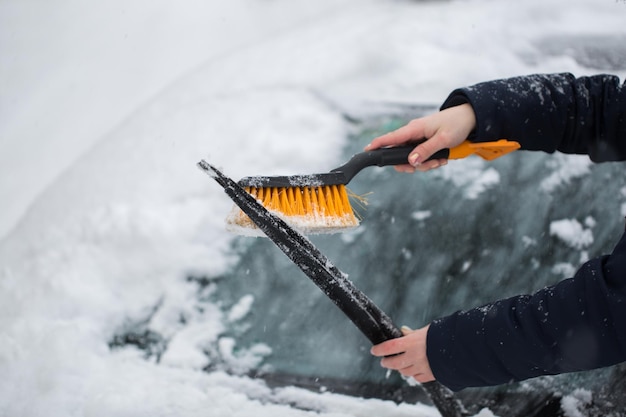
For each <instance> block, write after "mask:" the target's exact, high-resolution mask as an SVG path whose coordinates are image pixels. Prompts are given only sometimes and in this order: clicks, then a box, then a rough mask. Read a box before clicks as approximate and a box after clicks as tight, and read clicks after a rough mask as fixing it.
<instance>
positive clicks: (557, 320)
mask: <svg viewBox="0 0 626 417" xmlns="http://www.w3.org/2000/svg"><path fill="white" fill-rule="evenodd" d="M625 94H626V92H625V89H624V88H623V87H620V85H619V82H618V81H617V79H615V77H611V76H597V77H587V78H583V79H575V78H573V77H572V76H571V75H569V74H561V75H546V76H542V75H538V76H530V77H519V78H515V79H512V80H501V81H494V82H490V83H483V84H479V85H477V86H474V87H470V88H466V89H461V90H457V91H455V92H453V93H452V95H451V96H450V97H449V98H448V100H447V101H446V103H444V108H445V107H446V106H448V107H449V106H451V105H455V104H460V103H463V102H469V103H471V104H472V106H474V109H475V111H476V115H477V129H476V132H475V134H476V137H477V138H480V139H481V140H483V139H484V140H494V139H498V138H507V139H512V140H517V141H519V142H520V143H521V144H522V146H523V148H525V149H531V150H543V151H547V152H554V151H557V150H558V151H562V152H570V153H588V154H589V155H590V156H591V157H592V158H593V159H594V160H596V161H611V160H624V159H626V145H625V144H626V131H625V130H624V129H625V125H624V123H625V121H624V114H625V112H626V96H625ZM560 106H564V108H560ZM614 106H617V107H616V108H614ZM609 115H610V117H609ZM427 355H428V359H429V362H430V366H431V369H432V371H433V374H434V375H435V377H436V378H437V380H438V381H439V382H441V383H442V384H444V385H446V386H448V387H449V388H451V389H452V390H455V391H458V390H461V389H463V388H467V387H478V386H489V385H498V384H503V383H507V382H510V381H521V380H524V379H528V378H532V377H536V376H540V375H551V374H560V373H566V372H574V371H581V370H589V369H594V368H600V367H604V366H609V365H612V364H616V363H620V362H623V361H626V234H624V235H623V236H622V238H621V240H620V241H619V243H618V244H617V246H616V247H615V249H614V251H613V253H612V254H611V255H606V256H603V257H600V258H596V259H593V260H591V261H589V262H587V263H585V264H584V265H583V266H582V267H581V268H580V269H579V270H578V272H577V273H576V275H575V276H574V277H573V278H571V279H567V280H564V281H562V282H560V283H558V284H556V285H554V286H551V287H547V288H544V289H542V290H540V291H538V292H537V293H535V294H532V295H530V294H529V295H521V296H517V297H512V298H509V299H505V300H500V301H496V302H494V303H490V304H487V305H485V306H482V307H479V308H475V309H471V310H468V311H459V312H457V313H454V314H452V315H450V316H448V317H444V318H441V319H438V320H435V321H433V323H431V326H430V328H429V330H428V337H427Z"/></svg>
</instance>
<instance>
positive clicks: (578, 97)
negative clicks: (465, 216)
mask: <svg viewBox="0 0 626 417" xmlns="http://www.w3.org/2000/svg"><path fill="white" fill-rule="evenodd" d="M461 103H470V104H471V105H472V107H473V108H474V112H475V113H476V117H477V126H476V130H475V132H474V133H473V135H472V137H470V140H472V141H479V142H485V141H492V140H497V139H509V140H515V141H517V142H519V143H520V144H521V145H522V149H527V150H541V151H546V152H554V151H560V152H564V153H576V154H587V155H589V156H590V158H591V159H592V160H593V161H596V162H602V161H617V160H625V159H626V140H625V138H626V86H625V85H620V81H619V79H618V78H617V77H615V76H612V75H595V76H591V77H580V78H575V77H574V76H573V75H572V74H547V75H530V76H522V77H514V78H508V79H503V80H496V81H489V82H485V83H481V84H477V85H475V86H471V87H467V88H461V89H458V90H455V91H453V92H452V93H451V94H450V96H449V97H448V98H447V99H446V101H445V102H444V104H443V105H442V109H444V108H448V107H452V106H455V105H458V104H461Z"/></svg>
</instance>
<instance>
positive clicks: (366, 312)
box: [198, 161, 469, 417]
mask: <svg viewBox="0 0 626 417" xmlns="http://www.w3.org/2000/svg"><path fill="white" fill-rule="evenodd" d="M198 167H199V168H200V169H201V170H202V171H204V172H205V173H206V174H208V175H209V176H210V177H212V178H213V179H214V180H215V181H217V183H218V184H219V185H221V186H222V188H224V191H225V192H226V194H228V196H229V197H230V198H231V200H233V202H234V203H235V204H236V205H237V206H238V207H239V208H240V209H241V210H242V211H243V212H244V213H245V214H246V215H247V216H248V218H249V219H250V221H251V222H253V223H254V224H255V225H256V226H257V227H258V228H259V229H260V230H261V231H263V233H265V235H266V236H267V237H268V238H270V239H271V240H272V242H274V244H276V246H278V248H279V249H280V250H281V251H282V252H283V253H284V254H285V255H287V257H288V258H289V259H291V261H292V262H293V263H294V264H296V265H297V266H298V267H299V268H300V270H302V272H304V273H305V274H306V275H307V276H308V277H309V278H310V279H311V281H313V282H314V283H315V285H317V286H318V287H319V288H320V289H321V290H322V292H324V294H326V296H327V297H328V298H330V300H331V301H333V302H334V303H335V305H337V307H339V309H341V311H343V313H344V314H345V315H346V316H347V317H348V318H349V319H350V320H351V321H352V322H353V323H354V324H355V325H356V327H357V328H358V329H359V330H360V331H361V332H362V333H363V334H364V335H365V336H366V337H367V338H368V339H369V340H370V341H371V342H372V343H373V344H375V345H376V344H379V343H382V342H384V341H386V340H389V339H395V338H397V337H401V336H402V331H401V330H400V329H398V327H396V326H395V325H394V324H393V322H392V320H391V319H390V318H389V316H388V315H387V314H385V313H384V312H383V311H382V310H381V309H380V308H379V307H378V306H377V305H376V304H374V302H373V301H372V300H371V299H369V298H368V297H367V296H366V295H365V294H364V293H363V292H361V291H360V290H359V289H358V288H357V287H356V286H355V285H354V284H353V283H352V281H350V280H349V279H348V278H347V275H346V274H344V273H343V272H341V271H340V270H339V269H338V268H337V267H336V266H335V265H333V264H332V263H331V262H330V260H329V259H328V258H327V257H326V256H325V255H324V254H323V253H322V252H320V251H319V249H317V248H316V247H315V246H314V245H313V243H311V241H310V240H309V239H307V238H306V237H305V236H304V235H302V234H300V233H299V232H298V231H297V230H295V229H293V228H292V227H290V226H289V225H288V224H287V223H286V222H285V221H284V220H283V219H282V218H281V217H279V216H277V215H276V214H274V213H272V212H270V211H269V210H268V209H267V208H265V207H264V205H263V204H261V203H260V202H259V201H257V199H256V198H255V197H253V196H252V195H251V194H250V193H248V192H247V191H246V190H244V188H242V187H241V186H240V185H239V184H237V183H236V182H235V181H233V180H232V179H230V178H229V177H227V176H226V175H224V174H222V173H221V172H220V171H219V170H217V169H216V168H215V167H214V166H212V165H211V164H209V163H207V162H206V161H200V162H198ZM421 386H422V387H423V388H424V390H425V391H426V394H427V395H428V397H429V398H430V400H431V401H432V403H433V404H434V405H435V407H437V410H438V411H439V413H440V414H441V416H442V417H466V416H468V415H469V413H468V412H467V410H466V409H465V407H464V406H463V404H462V403H461V401H460V400H459V399H458V398H456V397H455V396H454V393H453V392H452V391H450V390H449V389H448V388H446V387H445V386H443V385H441V384H440V383H438V382H436V381H432V382H426V383H424V384H421Z"/></svg>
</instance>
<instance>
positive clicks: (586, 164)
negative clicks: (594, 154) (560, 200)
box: [540, 153, 592, 192]
mask: <svg viewBox="0 0 626 417" xmlns="http://www.w3.org/2000/svg"><path fill="white" fill-rule="evenodd" d="M547 163H548V165H549V166H550V168H551V169H552V170H553V172H552V174H551V175H550V176H549V177H548V178H546V179H544V180H543V181H541V185H540V187H541V189H542V190H544V191H546V192H552V191H554V190H555V189H556V188H557V187H560V186H562V185H566V184H569V183H570V182H571V181H572V180H573V179H576V178H579V177H582V176H584V175H587V174H588V173H589V172H590V170H591V165H592V162H591V160H590V159H589V157H587V156H582V155H564V154H558V153H557V154H554V155H552V157H551V158H550V159H549V160H548V162H547Z"/></svg>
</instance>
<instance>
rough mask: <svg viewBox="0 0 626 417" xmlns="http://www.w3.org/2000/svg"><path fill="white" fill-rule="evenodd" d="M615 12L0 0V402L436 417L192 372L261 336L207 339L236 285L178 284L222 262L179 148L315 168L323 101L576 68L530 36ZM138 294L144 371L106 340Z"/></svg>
mask: <svg viewBox="0 0 626 417" xmlns="http://www.w3.org/2000/svg"><path fill="white" fill-rule="evenodd" d="M625 18H626V4H625V3H624V2H622V1H615V0H552V1H545V0H541V1H540V0H526V1H523V2H521V1H519V2H510V1H509V2H503V1H495V0H467V1H463V0H457V1H445V2H441V1H432V2H418V1H409V0H316V1H304V0H231V1H229V2H217V1H211V2H209V1H200V0H186V1H180V2H171V1H166V0H151V1H120V0H110V1H107V2H84V1H79V0H58V1H54V2H51V1H43V0H28V1H22V0H0V239H1V241H0V416H3V417H27V416H28V417H31V416H47V417H54V416H107V417H118V416H151V417H154V416H260V417H262V416H272V417H291V416H304V415H319V416H337V417H338V416H372V415H380V416H382V415H384V416H387V417H401V416H413V417H416V416H435V415H437V414H438V413H437V412H436V410H435V409H434V408H432V407H428V406H423V405H420V404H418V405H411V404H401V405H396V404H394V403H391V402H384V401H380V400H365V399H359V398H351V397H347V396H341V395H336V394H331V393H312V392H308V391H304V390H301V389H297V388H293V387H292V388H283V389H273V390H272V389H269V388H268V387H266V386H265V385H264V384H263V383H262V382H259V381H255V380H251V379H248V378H246V377H243V376H231V375H227V374H226V373H223V372H212V373H207V372H203V371H201V368H202V367H204V366H206V365H207V361H208V360H209V359H208V358H207V357H206V356H205V355H204V354H203V353H202V350H203V348H206V347H207V346H212V345H216V344H217V345H218V346H219V347H220V354H221V355H222V356H223V358H224V360H228V358H231V359H232V360H233V361H235V362H238V363H239V366H240V367H242V368H246V367H247V366H253V365H254V364H256V363H257V361H258V360H260V359H261V358H262V357H263V355H265V354H267V353H268V351H267V349H266V347H264V346H263V345H257V346H253V347H251V348H250V350H249V351H248V352H243V353H241V352H240V353H239V357H234V356H233V352H234V348H235V347H234V345H236V340H228V339H224V340H221V341H220V335H221V333H222V332H223V329H224V328H225V326H228V324H229V319H230V320H242V319H243V318H244V317H245V310H246V309H250V308H251V309H253V308H254V298H253V294H252V296H251V297H247V298H245V299H243V300H242V301H241V303H240V304H238V306H237V310H234V311H230V312H227V311H221V310H220V309H219V308H218V307H217V306H211V305H204V306H203V307H204V309H203V310H202V311H200V310H198V309H196V308H195V303H197V299H196V297H195V293H194V289H193V288H190V285H189V284H188V283H186V281H185V277H186V276H187V274H188V273H189V272H194V273H199V274H202V273H205V274H215V273H218V272H220V271H223V270H224V269H225V268H227V267H228V265H229V262H230V261H231V260H230V259H229V258H228V256H227V254H226V250H227V249H228V245H229V242H230V239H231V238H232V237H231V236H230V235H229V234H228V233H227V232H225V231H224V224H223V219H224V217H225V216H226V214H227V213H228V210H229V209H230V206H231V202H230V200H228V198H227V197H226V196H225V195H224V194H223V192H222V190H221V189H220V188H219V187H218V186H217V184H215V183H213V181H212V180H211V179H210V178H208V177H207V176H206V175H203V174H202V173H201V172H200V171H199V170H198V169H197V168H196V167H195V163H196V162H197V161H198V160H199V159H201V158H207V159H208V160H209V161H210V162H213V163H214V164H216V165H218V166H220V167H222V168H223V169H224V171H225V173H226V174H228V175H231V176H233V177H235V178H239V177H241V176H244V175H254V174H279V173H303V172H318V171H320V170H324V169H328V168H329V167H332V166H334V165H335V164H336V163H337V162H339V158H340V156H341V152H340V151H341V147H342V144H343V141H344V140H345V137H346V136H345V135H346V133H347V131H348V129H349V126H347V125H346V122H345V121H344V119H343V118H342V117H341V114H340V111H341V109H346V108H353V109H354V108H361V109H367V108H368V106H369V105H371V104H376V103H378V104H380V103H403V102H404V103H428V104H438V103H440V102H441V101H442V100H443V99H444V98H445V97H446V95H447V94H448V92H449V91H451V90H452V89H453V88H455V87H458V86H463V85H469V84H472V83H475V82H479V81H482V80H486V79H492V78H498V77H508V76H513V75H518V74H525V73H532V72H561V71H571V72H574V73H575V74H577V75H585V74H591V73H594V72H597V71H595V70H594V69H593V68H583V67H581V66H580V65H579V64H578V63H577V62H576V61H575V60H573V59H572V58H570V57H568V56H567V54H566V52H567V51H563V54H561V53H554V51H552V53H551V54H550V55H548V54H546V53H545V51H544V50H542V45H543V44H544V43H545V40H546V39H550V38H551V37H555V36H570V35H571V36H574V35H575V36H579V35H590V36H596V35H598V36H602V35H608V36H614V35H621V36H623V35H624V34H626V25H624V21H625ZM557 52H558V51H557ZM617 75H621V76H623V75H624V74H617ZM459 163H463V161H461V162H459ZM581 169H587V167H586V165H585V164H581ZM407 215H411V213H407ZM568 224H569V223H567V222H562V223H559V231H558V234H559V236H560V237H561V238H563V236H568V232H567V231H564V230H562V228H564V227H565V228H566V227H567V225H568ZM555 233H557V232H555ZM572 239H576V237H575V236H574V237H572ZM252 273H253V271H252ZM159 301H160V302H161V308H160V309H159V312H158V317H155V318H153V321H152V323H153V325H155V326H157V327H159V329H158V330H159V331H160V332H161V333H162V334H164V335H166V336H167V337H169V338H170V339H171V341H170V344H169V348H168V350H167V352H166V354H165V355H164V357H163V358H162V360H161V362H160V363H159V364H155V363H153V362H151V361H146V360H145V359H143V358H142V357H141V355H140V352H137V351H135V350H133V349H131V348H128V349H122V350H113V351H112V350H110V349H109V347H108V345H107V342H108V341H109V340H110V338H111V336H112V335H113V334H114V332H115V331H116V330H118V329H119V327H120V326H121V325H123V324H124V320H126V319H127V318H129V317H135V318H137V317H142V315H145V314H147V313H146V311H147V310H148V309H150V308H151V307H152V306H154V305H155V304H156V303H157V302H159ZM181 314H183V315H185V317H187V320H188V323H187V326H185V327H184V328H181V327H180V324H179V321H178V318H179V317H180V315H181ZM302 336H303V337H306V333H305V332H303V335H302ZM321 348H325V349H332V348H334V347H332V346H328V347H321ZM359 354H362V353H361V352H355V355H359ZM290 404H291V405H290ZM574 408H575V407H573V408H572V407H570V409H571V410H572V411H571V412H572V413H574V412H575V410H574ZM303 409H307V410H310V411H304V410H303ZM481 415H483V416H488V415H491V412H490V411H488V410H483V412H481Z"/></svg>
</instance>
